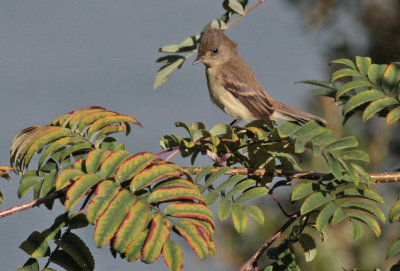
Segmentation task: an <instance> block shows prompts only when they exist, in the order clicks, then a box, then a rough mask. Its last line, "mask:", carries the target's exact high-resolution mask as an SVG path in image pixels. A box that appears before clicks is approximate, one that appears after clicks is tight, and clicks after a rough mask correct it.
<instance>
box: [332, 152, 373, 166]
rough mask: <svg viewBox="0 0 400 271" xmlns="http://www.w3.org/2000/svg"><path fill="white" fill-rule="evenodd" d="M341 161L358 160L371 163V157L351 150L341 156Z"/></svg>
mask: <svg viewBox="0 0 400 271" xmlns="http://www.w3.org/2000/svg"><path fill="white" fill-rule="evenodd" d="M339 157H340V159H343V160H356V161H362V162H366V163H369V162H370V160H369V156H368V154H367V153H366V152H365V151H360V150H351V151H346V152H343V153H341V154H340V155H339Z"/></svg>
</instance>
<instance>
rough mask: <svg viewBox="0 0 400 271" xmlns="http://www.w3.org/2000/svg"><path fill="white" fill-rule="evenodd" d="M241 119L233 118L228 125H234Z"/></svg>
mask: <svg viewBox="0 0 400 271" xmlns="http://www.w3.org/2000/svg"><path fill="white" fill-rule="evenodd" d="M241 120H242V119H234V120H233V121H232V122H231V123H230V124H229V125H230V126H235V125H236V124H238V122H239V121H241Z"/></svg>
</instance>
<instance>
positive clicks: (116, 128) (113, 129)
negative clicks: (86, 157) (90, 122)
mask: <svg viewBox="0 0 400 271" xmlns="http://www.w3.org/2000/svg"><path fill="white" fill-rule="evenodd" d="M125 131H126V128H125V127H124V126H122V125H110V126H107V127H105V128H104V129H102V130H101V131H100V132H98V133H95V134H93V135H92V138H89V140H90V142H93V140H94V138H96V141H95V147H96V148H99V146H100V145H101V143H103V140H104V138H106V137H107V136H109V135H110V134H114V133H122V132H125Z"/></svg>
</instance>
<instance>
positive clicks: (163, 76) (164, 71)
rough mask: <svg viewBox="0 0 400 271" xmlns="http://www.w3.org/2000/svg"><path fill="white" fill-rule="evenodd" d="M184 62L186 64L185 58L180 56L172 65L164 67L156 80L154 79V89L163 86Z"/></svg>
mask: <svg viewBox="0 0 400 271" xmlns="http://www.w3.org/2000/svg"><path fill="white" fill-rule="evenodd" d="M183 62H185V57H183V56H180V57H178V58H177V59H176V60H174V61H172V62H171V63H168V64H167V65H164V66H162V67H161V68H160V69H159V70H158V72H157V75H156V78H155V79H154V85H153V89H156V88H158V87H159V86H161V85H162V84H164V83H165V82H166V81H167V79H168V77H169V76H170V75H171V74H172V73H173V72H174V71H175V70H176V69H178V68H180V66H182V64H183Z"/></svg>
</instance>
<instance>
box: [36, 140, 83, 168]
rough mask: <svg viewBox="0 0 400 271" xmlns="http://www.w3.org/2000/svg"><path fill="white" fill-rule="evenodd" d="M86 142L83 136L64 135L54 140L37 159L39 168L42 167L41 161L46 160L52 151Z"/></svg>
mask: <svg viewBox="0 0 400 271" xmlns="http://www.w3.org/2000/svg"><path fill="white" fill-rule="evenodd" d="M82 142H87V140H86V139H85V138H83V137H64V138H60V139H58V140H56V141H55V142H53V143H52V144H51V145H50V146H48V147H47V148H46V150H45V151H44V152H43V154H42V155H41V156H40V159H39V168H40V167H42V165H43V162H44V161H46V159H47V158H49V157H50V156H51V155H52V154H53V153H55V152H56V151H59V150H61V149H63V148H65V147H66V146H68V145H75V144H77V143H82Z"/></svg>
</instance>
